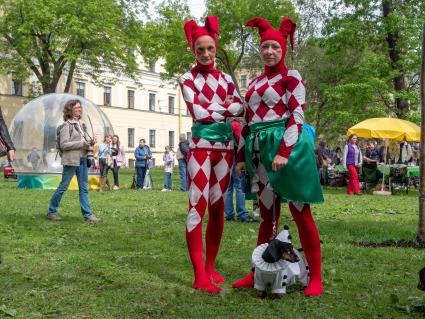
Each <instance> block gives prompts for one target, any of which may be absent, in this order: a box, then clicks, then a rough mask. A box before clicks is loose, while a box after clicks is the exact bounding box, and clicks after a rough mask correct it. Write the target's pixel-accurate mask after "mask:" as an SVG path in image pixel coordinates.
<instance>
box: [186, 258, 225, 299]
mask: <svg viewBox="0 0 425 319" xmlns="http://www.w3.org/2000/svg"><path fill="white" fill-rule="evenodd" d="M190 259H191V260H192V265H193V272H194V275H195V281H194V282H193V285H192V287H193V289H197V290H201V291H206V292H209V293H212V294H219V293H220V292H221V288H220V287H218V286H216V285H214V284H213V283H212V282H211V281H210V280H209V279H208V276H207V273H206V272H205V269H204V265H203V262H202V253H197V252H191V253H190Z"/></svg>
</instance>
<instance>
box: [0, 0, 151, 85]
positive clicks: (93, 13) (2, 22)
mask: <svg viewBox="0 0 425 319" xmlns="http://www.w3.org/2000/svg"><path fill="white" fill-rule="evenodd" d="M143 3H144V0H137V1H131V2H130V1H120V2H118V1H115V0H89V1H87V0H70V1H61V0H43V1H42V0H7V1H6V0H2V1H0V10H1V12H2V15H1V16H0V34H1V37H2V38H1V39H0V54H1V55H2V59H1V60H0V72H3V73H7V72H10V71H11V70H13V71H14V72H16V74H17V76H18V77H20V78H22V79H23V78H26V77H28V75H29V74H30V72H31V71H32V72H34V73H35V75H36V76H37V78H38V80H39V81H40V82H41V84H42V88H43V92H44V93H49V92H54V91H55V89H56V87H57V84H58V80H59V78H60V77H61V75H62V74H63V73H64V71H68V73H70V75H71V77H72V72H73V67H75V64H76V63H77V62H78V63H79V64H80V65H81V66H82V69H83V70H82V72H83V73H85V74H87V75H89V76H90V77H92V78H93V79H94V80H100V76H101V75H102V72H103V71H105V68H107V69H108V70H110V71H112V72H114V73H117V74H121V73H123V74H126V75H129V76H131V77H136V76H137V63H136V59H135V56H134V54H133V52H134V50H136V49H137V44H138V39H139V37H140V29H141V27H140V23H139V22H138V20H137V16H136V15H138V14H140V12H141V10H142V5H143Z"/></svg>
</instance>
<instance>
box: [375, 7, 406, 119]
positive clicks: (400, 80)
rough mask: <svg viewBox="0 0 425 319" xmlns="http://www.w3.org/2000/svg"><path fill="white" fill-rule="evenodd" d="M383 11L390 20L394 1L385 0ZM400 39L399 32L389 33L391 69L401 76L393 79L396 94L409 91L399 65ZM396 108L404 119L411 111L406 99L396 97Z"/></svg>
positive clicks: (398, 114) (399, 115)
mask: <svg viewBox="0 0 425 319" xmlns="http://www.w3.org/2000/svg"><path fill="white" fill-rule="evenodd" d="M382 9H383V13H384V18H388V16H389V15H390V14H391V13H393V12H394V7H393V2H392V0H383V1H382ZM398 39H399V33H398V32H388V34H387V42H388V48H389V55H390V59H391V68H392V69H393V70H394V71H397V72H399V73H400V75H399V76H397V77H395V78H394V79H393V85H394V90H395V92H396V94H397V93H402V92H403V91H406V89H407V86H406V80H405V76H404V71H403V69H402V68H401V67H400V66H399V65H398V62H399V60H400V48H398V47H397V45H398ZM395 108H396V113H397V116H398V117H400V118H403V117H404V115H405V114H406V113H407V112H408V111H409V101H408V100H406V99H402V98H399V97H396V99H395Z"/></svg>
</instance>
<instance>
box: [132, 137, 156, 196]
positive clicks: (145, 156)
mask: <svg viewBox="0 0 425 319" xmlns="http://www.w3.org/2000/svg"><path fill="white" fill-rule="evenodd" d="M145 143H146V141H145V140H144V139H143V138H142V139H140V140H139V146H138V147H136V149H135V150H134V157H135V159H136V165H135V166H136V171H137V181H136V188H137V189H143V183H144V181H145V175H146V170H147V168H148V165H147V164H148V160H149V159H150V158H152V152H151V150H150V149H149V146H147V145H146V144H145Z"/></svg>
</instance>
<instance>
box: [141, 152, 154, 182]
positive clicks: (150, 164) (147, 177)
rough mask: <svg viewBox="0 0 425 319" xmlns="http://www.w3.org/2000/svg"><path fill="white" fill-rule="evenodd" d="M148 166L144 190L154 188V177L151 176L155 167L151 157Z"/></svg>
mask: <svg viewBox="0 0 425 319" xmlns="http://www.w3.org/2000/svg"><path fill="white" fill-rule="evenodd" d="M147 164H148V166H147V169H146V174H145V180H144V181H143V189H144V190H148V189H152V188H153V183H152V177H151V171H152V168H153V159H152V158H150V159H148V163H147Z"/></svg>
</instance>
